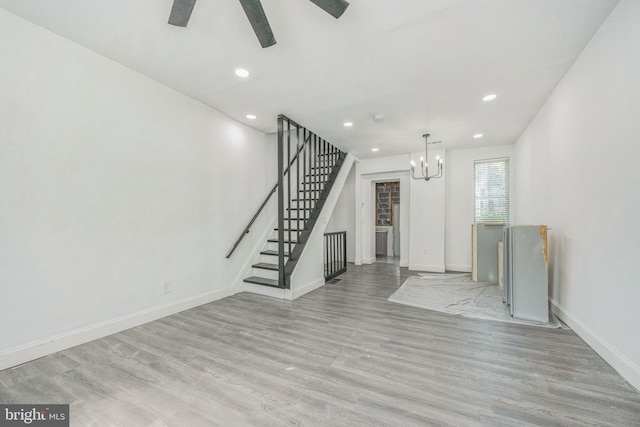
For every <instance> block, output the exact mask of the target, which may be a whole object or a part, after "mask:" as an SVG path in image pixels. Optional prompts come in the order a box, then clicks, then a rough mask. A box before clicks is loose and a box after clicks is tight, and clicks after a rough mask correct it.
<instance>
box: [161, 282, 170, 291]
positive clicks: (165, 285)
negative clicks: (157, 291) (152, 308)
mask: <svg viewBox="0 0 640 427" xmlns="http://www.w3.org/2000/svg"><path fill="white" fill-rule="evenodd" d="M169 292H171V282H164V283H163V284H162V293H163V294H168V293H169Z"/></svg>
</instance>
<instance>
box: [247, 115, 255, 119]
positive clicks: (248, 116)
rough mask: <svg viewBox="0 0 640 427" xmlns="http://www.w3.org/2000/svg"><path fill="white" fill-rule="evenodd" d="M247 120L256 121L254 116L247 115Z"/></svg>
mask: <svg viewBox="0 0 640 427" xmlns="http://www.w3.org/2000/svg"><path fill="white" fill-rule="evenodd" d="M247 119H249V120H255V119H256V116H255V114H247Z"/></svg>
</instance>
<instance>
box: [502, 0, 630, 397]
mask: <svg viewBox="0 0 640 427" xmlns="http://www.w3.org/2000/svg"><path fill="white" fill-rule="evenodd" d="M638 40H640V2H638V1H632V0H623V1H621V2H620V3H619V4H618V6H617V7H616V8H615V9H614V10H613V12H612V13H611V15H610V16H609V18H608V19H607V20H606V21H605V22H604V23H603V25H602V27H601V28H600V29H599V30H598V32H597V33H596V34H595V35H594V37H593V39H592V40H591V41H590V42H589V44H588V45H587V47H586V48H585V50H584V51H583V53H582V54H581V55H580V57H579V58H578V60H577V61H576V62H575V64H574V65H573V67H572V68H571V69H570V70H569V72H568V73H567V74H566V76H565V77H564V78H563V80H562V81H561V82H560V83H559V84H558V86H557V87H556V89H555V90H554V92H553V93H552V95H551V96H550V98H549V99H548V100H547V102H546V104H545V105H544V107H543V108H542V109H541V111H540V112H539V113H538V115H537V117H536V118H535V120H534V121H533V122H532V123H531V124H530V126H529V127H528V128H527V129H526V131H525V132H524V133H523V135H522V136H521V137H520V139H519V140H518V141H517V143H516V146H515V156H516V165H515V168H514V171H515V178H516V179H515V184H516V187H515V191H516V194H518V197H517V198H516V203H515V214H516V220H517V222H519V223H533V224H537V223H541V224H547V225H549V226H550V227H551V231H550V267H551V271H550V282H551V288H550V294H551V298H552V299H553V302H554V304H555V305H556V310H557V311H559V313H560V314H561V316H562V318H563V319H564V320H565V321H567V322H568V323H569V325H570V326H572V327H573V329H574V330H576V332H578V334H579V335H580V336H581V337H582V338H583V339H584V340H585V341H586V342H587V343H589V345H591V346H592V347H593V348H594V349H595V350H596V351H598V352H599V353H600V354H601V355H602V356H603V357H604V358H605V359H606V360H607V361H608V362H609V363H610V364H611V365H613V366H614V367H615V368H616V369H617V370H618V371H619V372H620V373H621V374H622V375H623V376H625V377H626V378H627V379H628V380H629V381H630V382H631V383H632V384H634V385H635V387H636V388H640V340H638V339H637V337H638V328H639V327H640V310H638V302H639V301H640V273H639V272H638V266H637V264H638V259H639V254H640V220H639V219H640V173H638V170H637V166H638V159H640V144H639V143H638V136H639V135H640V120H638V118H639V117H640V78H639V77H638V76H640V48H639V45H638Z"/></svg>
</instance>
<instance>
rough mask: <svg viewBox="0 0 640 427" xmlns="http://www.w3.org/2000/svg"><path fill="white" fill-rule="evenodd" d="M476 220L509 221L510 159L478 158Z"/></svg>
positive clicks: (476, 170)
mask: <svg viewBox="0 0 640 427" xmlns="http://www.w3.org/2000/svg"><path fill="white" fill-rule="evenodd" d="M475 184H476V213H475V222H503V223H505V224H508V223H509V159H508V158H504V159H489V160H476V162H475Z"/></svg>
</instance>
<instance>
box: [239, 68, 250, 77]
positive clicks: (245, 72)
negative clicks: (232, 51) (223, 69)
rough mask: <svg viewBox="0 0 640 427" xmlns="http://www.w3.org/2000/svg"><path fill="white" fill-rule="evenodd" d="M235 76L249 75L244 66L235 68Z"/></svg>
mask: <svg viewBox="0 0 640 427" xmlns="http://www.w3.org/2000/svg"><path fill="white" fill-rule="evenodd" d="M236 76H238V77H249V72H248V71H247V70H245V69H244V68H238V69H236Z"/></svg>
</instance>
